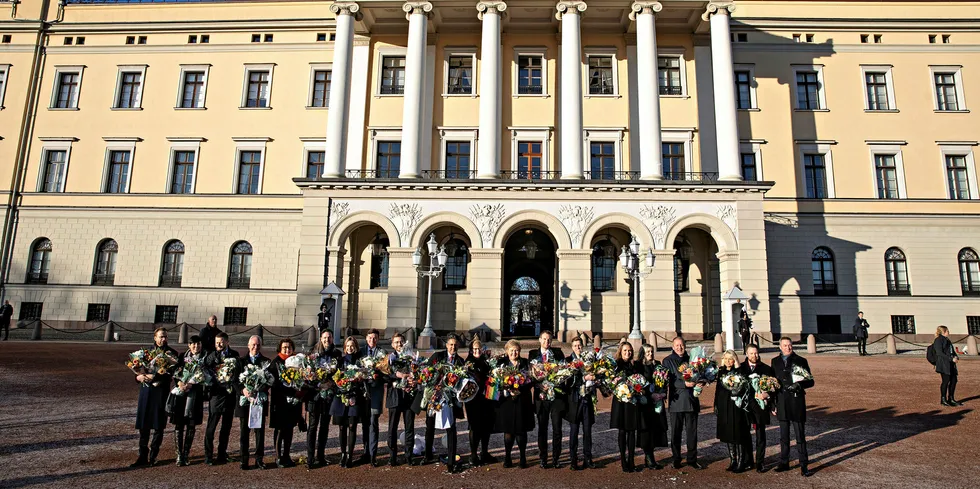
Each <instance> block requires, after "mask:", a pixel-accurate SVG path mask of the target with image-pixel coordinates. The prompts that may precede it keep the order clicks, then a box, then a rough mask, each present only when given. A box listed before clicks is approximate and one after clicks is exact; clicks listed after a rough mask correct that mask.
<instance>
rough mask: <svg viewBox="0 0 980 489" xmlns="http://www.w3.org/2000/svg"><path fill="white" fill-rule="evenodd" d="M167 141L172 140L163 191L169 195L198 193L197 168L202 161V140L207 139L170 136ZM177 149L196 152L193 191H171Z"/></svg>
mask: <svg viewBox="0 0 980 489" xmlns="http://www.w3.org/2000/svg"><path fill="white" fill-rule="evenodd" d="M167 141H170V163H169V165H167V180H166V182H164V190H163V193H165V194H169V195H194V194H196V193H197V170H198V168H199V167H200V162H201V142H203V141H206V139H204V138H179V137H176V138H175V137H168V138H167ZM177 151H193V152H194V166H193V168H194V174H193V175H191V191H190V193H189V194H175V193H171V191H170V190H171V184H172V183H173V178H174V165H175V164H176V161H175V158H174V157H175V156H176V153H177Z"/></svg>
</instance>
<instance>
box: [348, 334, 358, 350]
mask: <svg viewBox="0 0 980 489" xmlns="http://www.w3.org/2000/svg"><path fill="white" fill-rule="evenodd" d="M347 343H353V344H354V350H355V351H357V350H360V349H361V345H360V344H359V343H358V342H357V338H355V337H353V336H348V337H346V338H344V350H347Z"/></svg>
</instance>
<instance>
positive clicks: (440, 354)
mask: <svg viewBox="0 0 980 489" xmlns="http://www.w3.org/2000/svg"><path fill="white" fill-rule="evenodd" d="M448 358H449V353H448V352H447V351H446V350H441V351H437V352H435V353H433V354H432V356H431V357H429V359H428V360H427V363H428V364H429V365H435V364H437V363H444V362H446V360H447V359H448ZM453 365H459V366H460V367H462V366H463V365H465V362H464V361H463V357H461V356H459V353H457V354H456V355H454V356H453ZM422 397H423V393H422V391H421V390H416V392H415V398H414V399H413V400H412V411H415V413H416V414H418V413H421V412H422V411H423V409H422ZM425 411H428V409H425ZM463 415H464V413H463V408H462V407H461V406H453V417H454V418H456V419H463ZM426 416H428V414H426Z"/></svg>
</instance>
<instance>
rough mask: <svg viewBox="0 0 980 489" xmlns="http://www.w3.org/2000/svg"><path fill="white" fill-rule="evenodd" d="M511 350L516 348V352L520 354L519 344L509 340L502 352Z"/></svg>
mask: <svg viewBox="0 0 980 489" xmlns="http://www.w3.org/2000/svg"><path fill="white" fill-rule="evenodd" d="M511 348H516V349H517V351H518V352H520V351H521V343H520V342H519V341H517V340H509V341H508V342H507V343H506V344H505V345H504V351H505V352H506V351H507V350H510V349H511Z"/></svg>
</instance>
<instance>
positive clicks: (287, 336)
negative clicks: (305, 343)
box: [265, 326, 313, 338]
mask: <svg viewBox="0 0 980 489" xmlns="http://www.w3.org/2000/svg"><path fill="white" fill-rule="evenodd" d="M311 329H313V327H312V326H310V327H309V328H306V329H304V330H303V331H302V332H300V333H296V334H291V335H283V336H280V335H277V334H275V333H273V332H272V331H269V330H268V329H266V330H265V332H266V333H269V334H271V335H272V336H275V337H276V338H299V337H301V336H303V335H305V334H306V333H309V332H310V330H311Z"/></svg>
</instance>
